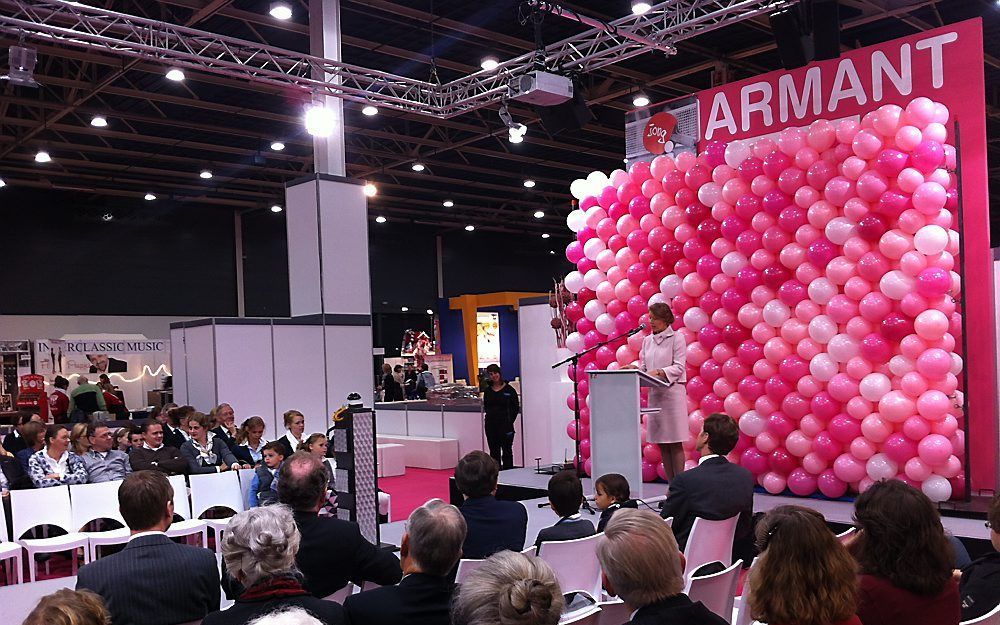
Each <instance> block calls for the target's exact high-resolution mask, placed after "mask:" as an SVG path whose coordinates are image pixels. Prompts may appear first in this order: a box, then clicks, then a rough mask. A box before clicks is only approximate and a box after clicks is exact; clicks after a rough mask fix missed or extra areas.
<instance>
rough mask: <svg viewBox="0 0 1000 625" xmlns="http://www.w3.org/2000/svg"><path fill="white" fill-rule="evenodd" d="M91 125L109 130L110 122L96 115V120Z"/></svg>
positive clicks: (91, 121)
mask: <svg viewBox="0 0 1000 625" xmlns="http://www.w3.org/2000/svg"><path fill="white" fill-rule="evenodd" d="M90 125H91V126H93V127H94V128H107V127H108V120H107V119H106V118H105V117H103V116H101V115H95V116H94V118H93V119H91V120H90Z"/></svg>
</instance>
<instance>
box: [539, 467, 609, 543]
mask: <svg viewBox="0 0 1000 625" xmlns="http://www.w3.org/2000/svg"><path fill="white" fill-rule="evenodd" d="M581 503H583V484H581V483H580V478H579V477H577V476H576V471H560V472H559V473H556V474H555V475H553V476H552V477H551V478H549V505H550V506H552V509H553V510H555V513H556V514H558V515H559V520H558V521H556V524H555V525H553V526H552V527H546V528H544V529H542V530H540V531H539V532H538V538H536V539H535V547H536V548H537V547H538V546H539V545H541V544H542V543H548V542H555V541H560V540H575V539H577V538H586V537H587V536H593V535H594V534H595V533H596V532H597V530H595V529H594V524H593V522H591V521H590V520H589V519H584V518H582V517H581V516H580V504H581Z"/></svg>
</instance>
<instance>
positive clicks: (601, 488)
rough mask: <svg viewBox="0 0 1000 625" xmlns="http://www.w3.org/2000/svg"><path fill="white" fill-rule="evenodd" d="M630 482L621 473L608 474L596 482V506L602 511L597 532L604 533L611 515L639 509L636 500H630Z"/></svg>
mask: <svg viewBox="0 0 1000 625" xmlns="http://www.w3.org/2000/svg"><path fill="white" fill-rule="evenodd" d="M629 495H630V491H629V486H628V480H627V479H625V476H624V475H622V474H620V473H607V474H605V475H602V476H601V477H599V478H597V480H596V481H595V482H594V504H595V505H596V506H597V509H598V510H600V511H601V520H600V521H598V522H597V531H598V532H603V531H604V526H605V525H607V524H608V521H610V520H611V515H613V514H614V513H615V511H616V510H619V509H621V508H638V507H639V505H638V504H637V503H636V502H635V500H634V499H630V498H629Z"/></svg>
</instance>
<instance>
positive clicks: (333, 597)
mask: <svg viewBox="0 0 1000 625" xmlns="http://www.w3.org/2000/svg"><path fill="white" fill-rule="evenodd" d="M354 591H355V586H354V582H347V585H346V586H344V587H343V588H341V589H340V590H338V591H337V592H335V593H332V594H329V595H327V596H325V597H323V600H324V601H333V602H335V603H339V604H341V605H343V603H344V601H345V600H346V599H347V598H348V597H350V596H351V595H353V594H354Z"/></svg>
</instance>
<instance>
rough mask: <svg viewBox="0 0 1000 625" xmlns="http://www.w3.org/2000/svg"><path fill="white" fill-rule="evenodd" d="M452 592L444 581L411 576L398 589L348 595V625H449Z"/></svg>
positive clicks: (378, 589) (345, 608)
mask: <svg viewBox="0 0 1000 625" xmlns="http://www.w3.org/2000/svg"><path fill="white" fill-rule="evenodd" d="M454 593H455V584H453V583H452V582H450V581H449V580H448V579H447V578H444V577H436V576H434V575H427V574H425V573H411V574H410V575H407V576H406V577H404V578H403V581H401V582H399V585H397V586H383V587H382V588H375V589H374V590H366V591H365V592H363V593H360V594H357V595H351V596H350V597H348V598H347V601H345V602H344V611H346V612H347V617H348V619H349V620H350V622H351V623H358V624H362V623H363V624H364V625H448V624H449V622H450V621H449V618H448V610H449V608H450V606H451V597H452V595H453V594H454Z"/></svg>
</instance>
